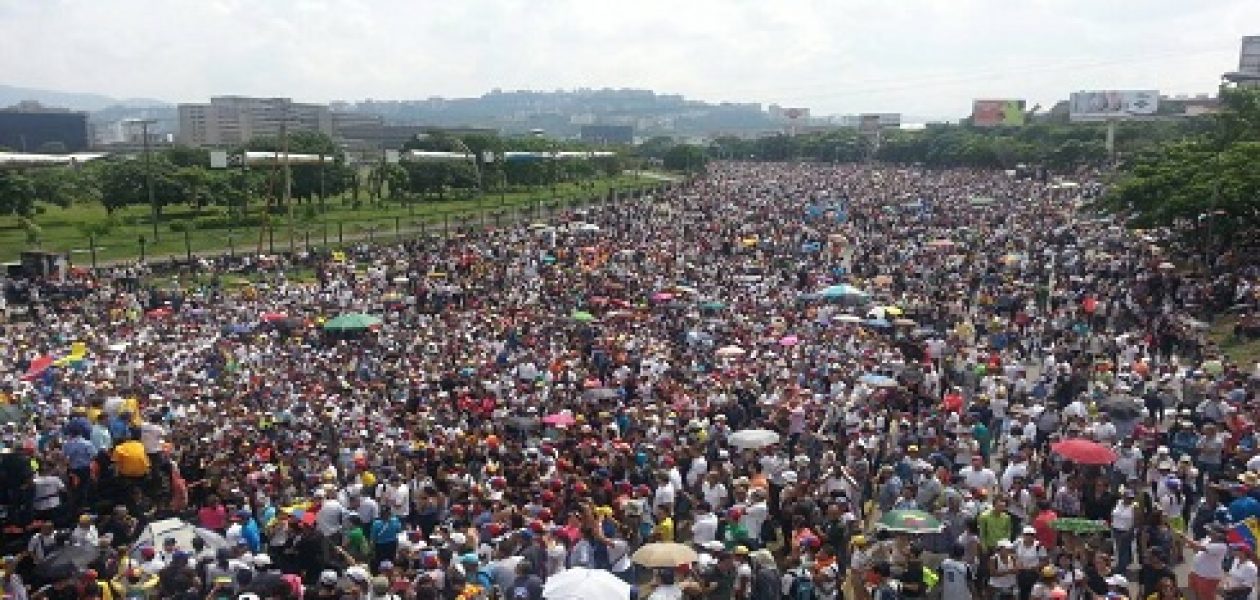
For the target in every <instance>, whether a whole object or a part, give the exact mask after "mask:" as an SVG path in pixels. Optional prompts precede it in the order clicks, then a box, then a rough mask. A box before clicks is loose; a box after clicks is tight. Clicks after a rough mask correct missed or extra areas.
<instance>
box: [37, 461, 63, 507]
mask: <svg viewBox="0 0 1260 600" xmlns="http://www.w3.org/2000/svg"><path fill="white" fill-rule="evenodd" d="M32 484H33V487H34V494H35V499H34V502H33V505H32V508H34V509H35V511H36V512H38V513H40V514H41V515H44V518H52V517H53V516H55V515H54V513H56V512H57V509H58V508H60V507H61V495H62V494H64V493H65V492H66V483H65V482H64V481H62V480H61V477H58V476H57V475H55V474H53V473H49V472H47V471H45V470H44V469H42V468H41V469H40V473H39V475H36V476H35V479H34V480H33V481H32Z"/></svg>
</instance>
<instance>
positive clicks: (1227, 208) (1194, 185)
mask: <svg viewBox="0 0 1260 600" xmlns="http://www.w3.org/2000/svg"><path fill="white" fill-rule="evenodd" d="M1221 100H1222V104H1223V110H1222V112H1221V113H1220V114H1219V115H1217V116H1216V117H1215V119H1214V124H1215V126H1216V127H1215V129H1214V131H1212V132H1210V133H1207V134H1205V135H1203V136H1200V137H1198V138H1193V139H1189V140H1183V141H1179V142H1172V143H1164V144H1160V145H1158V146H1157V147H1155V148H1152V149H1151V150H1149V151H1147V152H1144V153H1142V154H1139V155H1138V156H1135V157H1132V158H1131V159H1130V160H1128V161H1126V163H1125V164H1124V165H1122V175H1121V177H1120V178H1119V179H1118V180H1117V181H1116V183H1115V184H1114V185H1113V186H1111V188H1110V189H1109V190H1108V193H1107V195H1106V196H1105V197H1104V198H1103V199H1102V200H1101V202H1100V203H1099V206H1100V207H1102V208H1105V209H1109V210H1113V211H1118V212H1123V213H1125V214H1127V215H1129V216H1130V217H1131V218H1132V219H1133V222H1134V223H1135V224H1137V225H1146V226H1154V225H1174V224H1177V223H1179V222H1180V223H1203V224H1204V226H1205V227H1210V229H1209V230H1208V231H1204V232H1202V233H1209V232H1210V233H1212V235H1210V236H1207V237H1205V238H1201V241H1202V242H1203V243H1204V245H1205V252H1210V251H1211V244H1212V243H1213V242H1214V240H1226V239H1231V237H1236V236H1237V235H1244V236H1245V237H1248V238H1250V239H1255V234H1256V231H1257V229H1260V169H1257V168H1256V165H1257V164H1260V90H1250V89H1231V88H1223V89H1222V90H1221ZM1182 230H1183V231H1187V232H1189V233H1192V234H1198V233H1200V232H1199V231H1198V230H1197V228H1182ZM1218 234H1219V235H1220V236H1221V237H1219V238H1216V237H1215V236H1216V235H1218Z"/></svg>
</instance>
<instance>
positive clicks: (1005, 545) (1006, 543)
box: [997, 540, 1015, 548]
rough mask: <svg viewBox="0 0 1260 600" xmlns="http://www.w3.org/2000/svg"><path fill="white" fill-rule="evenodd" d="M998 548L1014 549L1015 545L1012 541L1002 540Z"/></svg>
mask: <svg viewBox="0 0 1260 600" xmlns="http://www.w3.org/2000/svg"><path fill="white" fill-rule="evenodd" d="M997 547H998V548H1014V547H1015V544H1012V543H1011V541H1010V540H1000V541H998V543H997Z"/></svg>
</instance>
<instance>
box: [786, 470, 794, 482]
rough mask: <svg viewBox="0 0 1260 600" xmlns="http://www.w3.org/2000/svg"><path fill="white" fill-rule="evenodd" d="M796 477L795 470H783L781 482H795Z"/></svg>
mask: <svg viewBox="0 0 1260 600" xmlns="http://www.w3.org/2000/svg"><path fill="white" fill-rule="evenodd" d="M796 479H797V476H796V471H784V472H783V482H784V483H796Z"/></svg>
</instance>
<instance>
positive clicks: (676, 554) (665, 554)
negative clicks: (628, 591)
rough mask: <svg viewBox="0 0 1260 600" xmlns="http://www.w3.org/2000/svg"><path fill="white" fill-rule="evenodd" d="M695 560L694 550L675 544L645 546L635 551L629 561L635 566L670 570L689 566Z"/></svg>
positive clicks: (655, 543)
mask: <svg viewBox="0 0 1260 600" xmlns="http://www.w3.org/2000/svg"><path fill="white" fill-rule="evenodd" d="M696 558H697V556H696V551H695V550H692V549H691V548H689V547H687V546H684V545H682V544H678V543H675V542H654V543H651V544H646V545H644V546H643V547H641V548H639V549H638V550H635V552H634V555H633V556H631V559H633V560H634V562H635V563H636V564H639V565H642V566H645V567H652V568H659V569H672V568H674V567H677V566H678V565H689V564H691V563H693V562H695V560H696Z"/></svg>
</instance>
